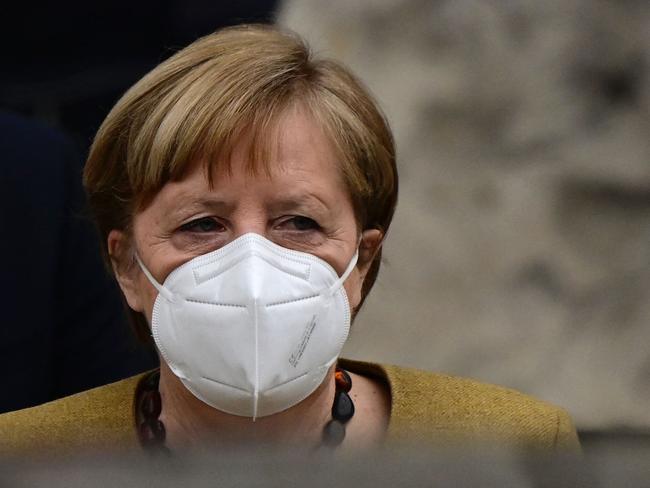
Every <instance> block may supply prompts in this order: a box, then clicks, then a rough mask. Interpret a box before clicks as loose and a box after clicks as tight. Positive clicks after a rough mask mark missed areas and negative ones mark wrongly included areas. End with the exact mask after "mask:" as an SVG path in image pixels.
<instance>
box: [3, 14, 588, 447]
mask: <svg viewBox="0 0 650 488" xmlns="http://www.w3.org/2000/svg"><path fill="white" fill-rule="evenodd" d="M84 181H85V185H86V189H87V192H88V195H89V198H90V203H91V207H92V210H93V212H94V214H95V217H96V221H97V224H98V227H99V230H100V233H101V236H102V241H103V243H104V253H105V257H106V258H107V260H108V262H109V263H110V265H111V267H112V269H113V271H114V274H115V277H116V278H117V281H118V283H119V285H120V287H121V289H122V292H123V294H124V298H125V300H126V302H127V303H128V306H129V310H130V313H131V315H132V318H133V323H134V324H135V328H136V331H137V332H138V334H139V335H140V336H141V337H143V338H148V337H153V339H154V341H155V344H156V346H157V349H158V351H159V354H160V359H161V365H160V370H159V372H158V371H154V372H150V373H147V374H145V375H141V376H138V377H135V378H131V379H128V380H124V381H122V382H118V383H115V384H112V385H108V386H105V387H102V388H99V389H96V390H91V391H89V392H85V393H82V394H79V395H76V396H73V397H69V398H66V399H63V400H59V401H57V402H52V403H50V404H45V405H43V406H41V407H36V408H34V409H30V410H25V411H19V412H15V413H11V414H7V415H5V416H2V417H0V438H2V441H0V443H2V442H4V443H5V445H6V446H9V447H8V448H10V449H18V448H24V447H27V448H29V447H32V446H35V445H37V444H38V445H39V446H41V447H42V446H45V445H49V446H52V445H56V446H59V447H69V448H73V449H79V448H87V447H90V446H96V445H101V446H102V447H107V446H115V447H134V446H138V445H140V446H143V447H146V448H155V449H165V450H172V451H175V450H182V449H185V448H187V447H192V446H195V445H197V444H208V445H211V446H228V445H232V444H238V443H249V442H254V443H259V442H269V443H284V444H288V443H291V444H294V445H300V446H306V447H314V448H315V447H319V446H321V445H328V446H335V447H336V446H339V447H340V448H346V447H360V446H375V445H379V444H381V443H386V442H392V441H394V440H396V439H408V440H420V441H435V442H440V441H445V442H448V441H456V440H474V441H478V440H481V441H483V440H494V439H496V440H500V441H504V442H509V443H516V444H519V445H530V446H536V447H541V448H546V449H556V448H559V447H570V446H575V445H576V443H577V441H576V436H575V431H574V429H573V427H572V425H571V421H570V419H569V417H568V416H567V415H566V414H565V413H564V412H562V411H561V410H559V409H557V408H555V407H552V406H549V405H545V404H542V403H541V402H538V401H536V400H533V399H531V398H529V397H526V396H524V395H521V394H519V393H516V392H513V391H511V390H506V389H503V388H498V387H494V386H489V385H482V384H479V383H476V382H473V381H470V380H463V379H458V378H451V377H447V376H442V375H434V374H431V373H425V372H419V371H415V370H409V369H405V368H398V367H389V366H380V365H375V364H364V363H358V362H351V361H344V360H340V361H337V358H338V355H339V353H340V351H341V347H342V346H343V343H344V341H345V339H346V337H347V334H348V330H349V326H350V322H351V320H352V318H353V317H354V315H355V314H356V313H357V312H358V310H359V308H360V307H361V305H362V303H363V301H364V299H365V297H366V296H367V294H368V292H369V291H370V289H371V287H372V285H373V283H374V281H375V278H376V276H377V272H378V270H379V263H380V257H381V246H382V242H383V239H384V236H385V235H386V232H387V231H388V229H389V226H390V222H391V219H392V216H393V212H394V209H395V204H396V197H397V173H396V167H395V154H394V147H393V142H392V137H391V133H390V130H389V128H388V126H387V124H386V122H385V120H384V118H383V117H382V115H381V113H380V111H379V109H378V108H377V107H376V105H375V104H374V102H373V101H372V100H371V98H370V97H369V95H368V94H367V92H366V91H365V90H364V88H363V87H362V86H361V85H360V84H359V82H358V81H356V79H355V78H354V77H353V76H352V75H351V74H350V73H349V72H348V71H347V70H345V69H344V68H343V67H341V66H339V65H338V64H336V63H334V62H331V61H322V60H313V59H311V57H310V56H309V54H308V51H307V48H306V47H305V46H304V45H303V44H302V43H301V41H300V40H299V39H297V38H296V37H295V36H293V35H291V34H287V33H284V32H280V31H278V30H276V29H274V28H270V27H261V26H243V27H234V28H229V29H225V30H222V31H220V32H218V33H216V34H213V35H211V36H207V37H205V38H203V39H200V40H198V41H197V42H195V43H194V44H192V45H190V46H189V47H187V48H185V49H184V50H182V51H180V52H179V53H178V54H176V55H175V56H173V57H172V58H170V59H169V60H167V61H165V62H164V63H162V64H161V65H160V66H158V67H157V68H155V69H154V70H153V71H152V72H150V73H149V74H148V75H147V76H145V77H144V78H143V79H142V80H141V81H140V82H138V83H137V84H136V85H135V86H134V87H133V88H132V89H131V90H129V92H127V93H126V94H125V95H124V97H123V98H122V99H121V100H120V101H119V102H118V103H117V105H116V106H115V107H114V108H113V110H112V111H111V113H110V114H109V115H108V117H107V118H106V120H105V121H104V123H103V125H102V127H101V128H100V130H99V132H98V134H97V136H96V138H95V141H94V144H93V147H92V149H91V152H90V155H89V158H88V162H87V165H86V168H85V174H84Z"/></svg>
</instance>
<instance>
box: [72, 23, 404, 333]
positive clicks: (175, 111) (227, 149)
mask: <svg viewBox="0 0 650 488" xmlns="http://www.w3.org/2000/svg"><path fill="white" fill-rule="evenodd" d="M297 103H299V104H301V105H302V106H303V107H304V108H306V109H307V110H308V113H310V115H311V116H313V117H314V118H315V120H316V121H317V122H318V123H319V125H321V126H322V127H323V129H324V131H325V133H326V134H327V136H328V138H329V139H330V141H331V142H332V144H333V145H334V147H335V149H336V152H337V156H338V158H339V163H340V167H341V171H342V175H343V179H344V181H345V184H346V185H347V187H348V191H349V192H350V196H351V198H352V202H353V205H354V209H355V214H356V218H357V222H358V224H359V226H360V228H361V229H370V228H377V229H380V230H381V231H382V232H384V233H385V232H387V230H388V227H389V226H390V222H391V220H392V217H393V213H394V210H395V205H396V202H397V169H396V166H395V149H394V143H393V138H392V134H391V132H390V129H389V127H388V124H387V122H386V120H385V118H384V116H383V115H382V113H381V111H380V109H379V108H378V106H377V104H376V103H375V102H374V101H373V99H372V97H371V96H370V95H369V93H368V91H367V90H366V89H365V88H364V87H363V85H362V84H361V83H360V82H359V80H357V79H356V78H355V77H354V76H353V75H352V74H351V73H350V72H349V71H348V70H347V69H346V68H344V67H343V66H342V65H340V64H338V63H337V62H335V61H332V60H326V59H315V58H313V57H312V55H311V53H310V52H309V49H308V47H307V46H306V44H305V43H304V42H303V41H302V40H301V39H300V38H299V37H298V36H297V35H295V34H294V33H291V32H287V31H283V30H280V29H279V28H276V27H271V26H263V25H243V26H236V27H229V28H226V29H223V30H220V31H217V32H216V33H214V34H211V35H208V36H206V37H203V38H201V39H199V40H197V41H196V42H194V43H192V44H191V45H189V46H188V47H186V48H185V49H183V50H181V51H179V52H178V53H176V54H175V55H174V56H172V57H171V58H169V59H168V60H166V61H164V62H163V63H161V64H160V65H158V66H157V67H156V68H154V69H153V70H152V71H151V72H149V73H148V74H147V75H146V76H145V77H144V78H142V79H141V80H140V81H139V82H138V83H136V84H135V85H134V86H133V87H132V88H131V89H130V90H128V91H127V92H126V94H125V95H124V96H123V97H122V98H121V99H120V100H119V101H118V102H117V104H116V105H115V107H113V109H112V110H111V112H110V113H109V114H108V116H107V117H106V119H105V120H104V122H103V123H102V125H101V127H100V128H99V131H98V132H97V135H96V136H95V140H94V142H93V144H92V147H91V149H90V154H89V156H88V160H87V163H86V166H85V170H84V186H85V188H86V192H87V194H88V199H89V203H90V208H91V212H92V213H93V215H94V218H95V221H96V224H97V226H98V228H99V232H100V235H101V242H102V251H103V253H104V257H105V259H106V260H107V262H108V261H109V259H110V257H109V256H108V249H107V239H108V234H109V232H110V231H111V230H113V229H118V230H122V231H125V232H126V233H127V234H128V233H130V230H131V223H132V220H133V217H134V215H135V213H137V212H138V211H139V210H141V209H143V208H145V207H146V205H147V204H148V203H149V202H150V201H151V199H152V197H153V196H154V195H155V194H156V193H157V192H158V191H159V190H160V189H161V188H162V187H163V186H164V185H165V184H166V183H167V182H169V181H173V180H178V179H181V178H182V177H183V175H184V173H185V172H186V170H187V169H188V168H189V166H190V165H191V164H192V163H193V162H195V161H199V160H200V161H205V164H206V166H207V167H206V174H207V175H208V176H209V177H210V175H211V174H212V172H211V171H209V170H210V169H212V168H215V167H216V166H217V165H223V164H226V165H228V164H230V163H229V161H230V154H231V152H232V149H233V147H234V146H235V144H236V143H237V140H238V138H239V137H240V136H241V135H242V134H243V133H244V132H246V133H247V134H251V135H252V143H251V145H250V150H249V161H250V169H251V170H253V171H255V170H256V169H257V168H258V167H260V166H263V165H264V163H265V161H268V158H267V157H266V156H267V155H268V153H269V151H270V149H271V144H272V142H271V141H270V139H271V137H270V135H271V134H272V133H273V126H274V123H275V122H277V120H278V118H279V117H280V116H281V115H282V114H283V113H284V112H285V111H286V110H287V109H288V108H289V107H290V106H292V105H294V104H297ZM380 259H381V254H380V253H378V255H377V256H376V258H375V261H374V262H373V263H372V266H371V268H370V271H369V273H368V275H367V277H366V280H365V282H364V286H363V290H362V297H363V299H365V297H366V296H367V294H368V292H369V291H370V288H371V287H372V285H373V283H374V281H375V279H376V276H377V273H378V271H379V265H380ZM131 314H132V319H134V323H135V328H136V332H137V333H138V335H139V336H140V337H145V336H147V337H148V336H149V333H148V326H147V323H146V320H145V319H144V316H142V315H141V314H139V313H136V312H133V311H131Z"/></svg>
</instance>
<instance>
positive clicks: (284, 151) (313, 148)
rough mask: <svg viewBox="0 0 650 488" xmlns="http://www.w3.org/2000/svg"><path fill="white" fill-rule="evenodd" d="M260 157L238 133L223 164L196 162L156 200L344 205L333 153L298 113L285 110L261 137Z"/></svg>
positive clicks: (250, 138) (325, 139) (302, 113)
mask: <svg viewBox="0 0 650 488" xmlns="http://www.w3.org/2000/svg"><path fill="white" fill-rule="evenodd" d="M262 136H263V137H264V141H263V142H262V143H263V144H264V148H265V151H263V152H262V153H261V157H260V154H257V155H256V154H255V153H254V151H253V150H252V148H253V149H254V145H255V144H259V143H260V141H254V138H255V137H259V135H256V134H250V133H246V132H245V131H244V132H243V133H242V135H241V137H239V139H238V140H236V141H234V143H233V146H232V150H231V152H230V154H229V155H228V158H227V160H225V159H223V158H215V159H213V160H205V159H203V160H199V161H196V162H194V163H193V164H191V165H190V166H189V168H188V171H187V172H186V173H185V174H184V175H183V176H182V178H180V179H178V180H176V181H171V182H168V183H166V184H165V185H164V186H163V188H162V189H161V191H160V192H159V194H158V195H157V196H156V197H155V198H154V201H153V202H152V203H154V202H155V201H157V200H160V198H161V197H165V198H167V199H172V200H176V201H180V200H178V199H183V200H185V199H192V198H194V197H196V198H198V197H199V196H200V195H204V194H206V193H218V194H219V195H220V196H222V197H224V198H229V199H233V200H236V199H237V197H238V196H239V195H240V194H241V193H242V190H246V191H248V190H250V191H251V192H254V193H255V194H257V195H258V196H260V197H262V196H263V197H268V198H272V197H274V196H277V197H278V198H280V197H283V198H284V197H287V196H289V195H296V196H298V195H305V194H315V195H322V196H323V197H324V198H327V197H329V198H330V199H341V198H343V199H344V200H346V201H349V196H348V191H347V187H346V185H345V184H344V178H343V175H342V172H341V169H340V162H339V161H338V157H337V153H336V151H335V149H334V147H333V145H332V144H331V142H330V140H329V138H328V137H327V135H326V134H325V132H324V131H323V130H322V128H321V127H320V126H319V125H318V123H317V122H316V120H315V119H314V118H313V117H312V116H310V115H309V114H308V113H306V111H304V110H302V109H300V108H294V109H291V110H287V111H286V112H285V113H284V114H283V115H282V116H281V117H279V118H278V120H277V123H275V124H273V126H272V127H271V128H270V130H269V131H267V132H266V133H264V134H262Z"/></svg>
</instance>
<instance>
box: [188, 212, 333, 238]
mask: <svg viewBox="0 0 650 488" xmlns="http://www.w3.org/2000/svg"><path fill="white" fill-rule="evenodd" d="M206 223H207V224H210V225H211V226H218V227H221V228H225V226H224V225H223V224H221V223H220V222H219V221H218V220H216V219H215V218H212V217H201V218H198V219H195V220H192V221H190V222H187V223H185V224H183V225H181V226H180V230H181V231H183V232H192V233H197V234H202V233H208V232H219V231H220V230H217V229H216V228H212V229H205V228H203V229H201V228H200V227H201V225H202V224H206ZM287 223H293V225H294V226H296V228H295V229H292V231H294V232H312V231H320V230H322V227H321V226H320V225H319V224H318V222H316V221H315V220H314V219H312V218H310V217H306V216H304V215H291V216H287V217H283V218H282V220H281V221H280V222H279V224H278V226H282V225H284V224H287ZM304 224H306V225H307V226H308V228H303V229H300V228H298V227H300V225H304Z"/></svg>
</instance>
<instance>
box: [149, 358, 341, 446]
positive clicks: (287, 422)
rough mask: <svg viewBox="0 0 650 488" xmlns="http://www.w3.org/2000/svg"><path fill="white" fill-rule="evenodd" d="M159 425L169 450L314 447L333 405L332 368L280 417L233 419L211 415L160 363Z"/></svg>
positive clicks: (210, 409)
mask: <svg viewBox="0 0 650 488" xmlns="http://www.w3.org/2000/svg"><path fill="white" fill-rule="evenodd" d="M159 390H160V396H161V400H162V412H161V414H160V420H161V421H162V422H163V423H164V424H165V430H166V433H167V439H166V445H167V446H168V447H169V448H170V449H176V448H187V447H195V446H199V445H203V446H209V447H227V446H234V445H244V446H245V445H247V444H251V445H259V444H280V445H287V446H288V445H292V444H295V443H296V442H298V443H300V444H298V445H306V446H309V445H312V446H314V447H316V446H318V445H320V442H321V437H322V434H323V427H324V426H325V424H326V423H327V422H328V421H329V420H330V418H331V416H332V413H331V409H332V402H333V400H334V392H335V383H334V366H332V368H330V370H329V371H328V373H327V375H326V377H325V380H324V381H323V383H322V384H321V385H320V386H319V387H318V388H317V389H316V391H314V392H313V393H312V394H311V395H310V396H308V397H307V398H306V399H305V400H303V401H302V402H300V403H298V404H297V405H294V406H293V407H291V408H289V409H287V410H284V411H282V412H279V413H276V414H273V415H269V416H266V417H259V418H257V419H255V421H253V419H252V418H250V417H239V416H237V415H231V414H227V413H225V412H222V411H220V410H217V409H215V408H213V407H211V406H210V405H207V404H206V403H203V402H202V401H201V400H199V399H198V398H196V397H195V396H194V395H193V394H192V393H190V391H188V390H187V388H185V386H184V385H183V383H181V381H180V380H179V379H178V377H176V375H174V373H172V371H171V370H170V369H169V367H168V366H167V365H166V364H165V362H164V361H161V366H160V383H159Z"/></svg>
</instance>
